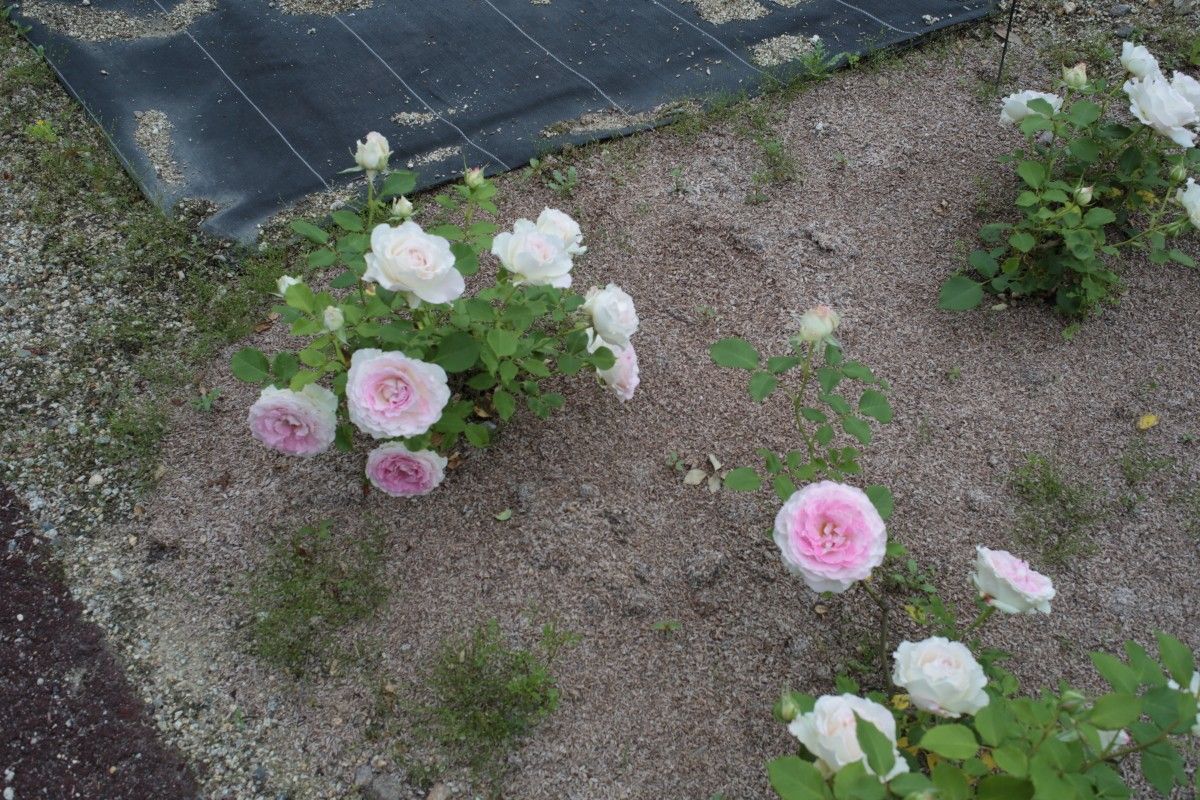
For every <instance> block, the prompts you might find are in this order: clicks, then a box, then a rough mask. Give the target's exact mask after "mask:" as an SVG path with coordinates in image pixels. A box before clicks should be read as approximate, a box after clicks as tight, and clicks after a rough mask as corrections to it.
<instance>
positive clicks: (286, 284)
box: [275, 275, 303, 297]
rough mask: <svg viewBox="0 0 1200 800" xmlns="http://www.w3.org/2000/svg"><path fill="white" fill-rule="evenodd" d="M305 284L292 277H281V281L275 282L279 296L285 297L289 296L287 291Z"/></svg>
mask: <svg viewBox="0 0 1200 800" xmlns="http://www.w3.org/2000/svg"><path fill="white" fill-rule="evenodd" d="M300 283H303V281H302V280H300V279H299V278H293V277H292V276H291V275H280V276H279V280H277V281H275V288H276V289H278V290H279V296H280V297H283V296H284V295H285V294H287V290H288V289H290V288H291V287H293V286H296V285H297V284H300Z"/></svg>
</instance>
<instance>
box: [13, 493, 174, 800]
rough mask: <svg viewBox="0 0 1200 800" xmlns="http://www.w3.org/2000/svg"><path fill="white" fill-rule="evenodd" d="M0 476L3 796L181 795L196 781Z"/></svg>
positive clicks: (130, 798) (59, 799)
mask: <svg viewBox="0 0 1200 800" xmlns="http://www.w3.org/2000/svg"><path fill="white" fill-rule="evenodd" d="M21 516H22V510H21V509H20V508H19V507H18V501H17V500H16V498H15V497H14V496H13V494H12V493H11V492H10V491H9V490H8V489H7V488H5V487H3V486H0V587H2V590H0V709H3V726H2V731H0V769H3V770H4V778H3V781H4V787H3V788H4V789H11V790H12V793H11V795H9V794H5V795H4V796H5V798H10V797H11V798H13V800H17V799H19V800H26V798H35V797H38V798H53V800H68V799H69V798H89V799H90V798H101V797H104V798H113V799H114V800H116V799H117V798H121V799H122V800H139V799H141V798H146V800H149V798H163V799H164V800H165V799H166V798H171V800H177V799H178V800H183V798H189V797H196V796H198V791H197V788H196V784H195V782H194V780H193V778H192V775H191V772H190V771H189V769H188V767H187V765H186V764H185V763H184V761H183V759H182V758H181V757H180V756H179V754H178V753H176V752H175V751H173V750H170V749H168V748H167V747H165V746H164V745H163V744H162V743H161V742H160V741H158V737H157V734H156V732H155V729H154V725H153V722H152V721H151V719H150V715H149V714H148V713H147V710H146V708H145V707H144V706H143V704H142V702H141V701H140V700H139V699H138V698H137V696H136V695H135V694H134V692H133V689H132V687H131V686H130V685H129V683H128V682H127V680H126V678H125V674H124V672H123V671H122V669H121V667H120V666H119V665H118V664H117V662H116V660H115V659H114V658H113V656H112V654H111V653H109V652H108V650H107V649H106V647H105V644H104V636H103V634H102V632H101V631H100V629H99V628H98V627H97V626H96V625H94V624H92V623H90V622H88V621H87V620H85V619H84V618H83V607H82V606H81V605H80V604H79V603H78V602H76V601H75V600H74V599H72V598H71V595H70V593H69V591H68V590H67V587H66V586H65V585H64V584H63V582H62V577H61V575H60V574H59V570H58V568H57V567H56V566H55V565H54V564H53V563H52V562H51V561H50V560H48V558H47V556H46V553H45V552H44V548H42V547H40V546H38V545H36V544H35V543H34V539H33V537H32V536H30V535H28V533H24V532H22V529H21V524H20V520H21Z"/></svg>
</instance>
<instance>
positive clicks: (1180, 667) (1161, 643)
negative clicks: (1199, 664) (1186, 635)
mask: <svg viewBox="0 0 1200 800" xmlns="http://www.w3.org/2000/svg"><path fill="white" fill-rule="evenodd" d="M1154 636H1155V638H1156V639H1157V640H1158V655H1159V658H1161V659H1162V663H1163V666H1164V667H1166V668H1167V672H1169V673H1171V677H1172V678H1174V679H1175V682H1176V683H1178V684H1179V685H1180V686H1187V685H1188V684H1189V683H1190V682H1191V680H1192V673H1194V672H1195V671H1196V663H1195V658H1194V657H1193V656H1192V651H1191V650H1190V649H1189V648H1188V646H1187V645H1185V644H1184V643H1183V642H1181V641H1179V640H1178V639H1176V638H1175V637H1174V636H1171V635H1170V634H1168V633H1163V632H1162V631H1158V632H1156V633H1155V634H1154Z"/></svg>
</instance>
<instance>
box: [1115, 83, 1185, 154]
mask: <svg viewBox="0 0 1200 800" xmlns="http://www.w3.org/2000/svg"><path fill="white" fill-rule="evenodd" d="M1124 89H1125V94H1127V95H1129V113H1130V114H1133V115H1134V116H1135V117H1137V118H1138V119H1139V120H1141V121H1142V123H1143V124H1146V125H1149V126H1150V127H1151V128H1153V129H1154V130H1155V131H1156V132H1158V133H1160V134H1162V135H1163V136H1165V137H1167V138H1168V139H1170V140H1171V141H1173V142H1174V143H1175V144H1177V145H1179V146H1180V147H1195V146H1196V134H1195V133H1194V132H1192V131H1189V130H1188V129H1187V128H1186V127H1185V126H1187V125H1193V124H1195V123H1196V122H1200V113H1198V112H1197V111H1196V109H1195V108H1194V107H1193V106H1192V104H1191V103H1190V102H1188V100H1187V98H1186V97H1184V96H1183V95H1182V94H1180V93H1179V92H1177V91H1175V89H1174V88H1172V86H1171V84H1170V83H1168V82H1167V79H1166V78H1164V77H1163V76H1162V75H1158V74H1156V75H1151V76H1150V77H1148V78H1131V79H1130V80H1128V81H1126V82H1125V86H1124Z"/></svg>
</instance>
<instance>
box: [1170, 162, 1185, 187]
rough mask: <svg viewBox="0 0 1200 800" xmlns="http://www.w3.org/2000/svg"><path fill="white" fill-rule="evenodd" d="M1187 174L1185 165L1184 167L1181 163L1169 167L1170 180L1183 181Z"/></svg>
mask: <svg viewBox="0 0 1200 800" xmlns="http://www.w3.org/2000/svg"><path fill="white" fill-rule="evenodd" d="M1187 176H1188V171H1187V167H1185V166H1184V165H1183V164H1176V165H1175V166H1173V167H1171V181H1172V182H1174V183H1183V182H1184V181H1185V180H1187Z"/></svg>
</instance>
